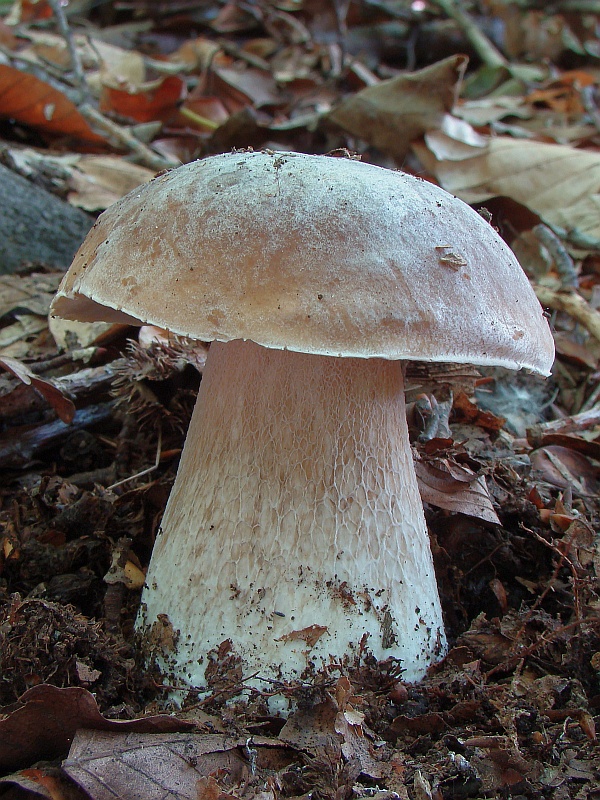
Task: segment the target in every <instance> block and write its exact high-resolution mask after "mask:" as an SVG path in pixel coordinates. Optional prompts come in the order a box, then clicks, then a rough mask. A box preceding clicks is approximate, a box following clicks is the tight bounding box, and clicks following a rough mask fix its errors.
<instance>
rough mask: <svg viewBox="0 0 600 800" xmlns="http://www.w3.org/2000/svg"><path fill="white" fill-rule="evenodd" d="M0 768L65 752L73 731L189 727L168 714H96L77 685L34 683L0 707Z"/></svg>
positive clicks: (90, 697) (89, 696)
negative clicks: (126, 716) (131, 716)
mask: <svg viewBox="0 0 600 800" xmlns="http://www.w3.org/2000/svg"><path fill="white" fill-rule="evenodd" d="M1 715H2V718H0V771H2V772H9V771H11V770H15V769H19V768H20V767H26V766H28V765H29V764H32V763H33V762H34V761H39V760H40V759H42V758H44V759H53V758H58V757H62V756H64V755H65V754H66V752H67V750H68V748H69V745H70V743H71V741H72V740H73V737H74V735H75V731H76V730H78V729H79V728H93V729H96V730H104V731H123V732H125V731H132V732H133V731H135V732H140V733H147V732H170V731H186V730H190V728H193V727H194V725H193V723H191V722H186V721H184V720H181V719H176V718H175V717H172V716H170V715H168V714H164V715H159V716H153V717H145V718H142V719H134V720H127V721H121V720H109V719H106V718H105V717H103V716H102V714H101V713H100V711H99V710H98V705H97V704H96V700H95V698H94V696H93V695H92V694H91V693H90V692H88V691H87V689H82V688H81V687H69V688H66V689H60V688H58V687H56V686H50V685H49V684H40V685H39V686H34V687H33V688H31V689H28V690H27V691H26V692H25V694H23V695H22V696H21V697H20V698H19V700H18V701H17V702H16V703H13V704H12V705H10V706H5V707H4V708H3V709H1Z"/></svg>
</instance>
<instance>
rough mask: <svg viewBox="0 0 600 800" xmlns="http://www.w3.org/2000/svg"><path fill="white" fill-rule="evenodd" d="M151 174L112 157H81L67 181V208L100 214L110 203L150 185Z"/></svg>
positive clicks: (152, 174) (137, 166) (146, 170)
mask: <svg viewBox="0 0 600 800" xmlns="http://www.w3.org/2000/svg"><path fill="white" fill-rule="evenodd" d="M154 175H155V173H154V172H153V171H152V170H150V169H148V168H147V167H142V166H140V165H139V164H132V163H130V162H129V161H125V160H124V159H123V158H117V157H116V156H108V155H107V156H93V155H88V156H86V155H84V156H81V158H79V159H78V161H77V163H76V164H75V165H74V167H73V171H72V173H71V176H70V178H69V187H70V192H69V194H68V200H69V202H70V203H71V205H74V206H78V207H79V208H83V209H85V210H86V211H104V209H106V208H108V206H110V205H112V203H114V202H116V201H117V200H119V199H120V198H121V197H123V196H124V195H126V194H128V193H129V192H131V191H133V189H136V188H137V187H138V186H140V184H142V183H147V182H148V181H151V180H152V178H153V177H154Z"/></svg>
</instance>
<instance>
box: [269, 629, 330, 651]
mask: <svg viewBox="0 0 600 800" xmlns="http://www.w3.org/2000/svg"><path fill="white" fill-rule="evenodd" d="M324 633H327V628H326V627H325V626H323V625H309V626H308V627H307V628H302V629H301V630H297V631H290V633H286V634H284V635H283V636H281V637H280V638H279V639H276V640H275V641H277V642H296V641H298V640H300V641H303V642H306V645H307V647H309V648H313V647H314V646H315V645H316V643H317V642H318V641H319V639H320V638H321V636H323V634H324Z"/></svg>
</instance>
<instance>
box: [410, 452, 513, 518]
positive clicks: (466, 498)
mask: <svg viewBox="0 0 600 800" xmlns="http://www.w3.org/2000/svg"><path fill="white" fill-rule="evenodd" d="M415 472H416V474H417V481H418V485H419V492H420V494H421V499H422V500H423V502H424V503H430V504H431V505H434V506H437V507H438V508H443V509H444V510H446V511H452V512H454V513H461V514H467V515H468V516H470V517H476V518H477V519H483V520H485V521H486V522H493V523H495V524H496V525H499V524H500V520H499V519H498V516H497V514H496V512H495V511H494V506H493V505H492V500H491V498H490V495H489V493H488V490H487V485H486V483H485V478H484V477H483V476H482V475H477V474H476V473H474V472H472V470H470V469H468V467H465V466H463V465H462V464H456V463H452V464H450V462H449V460H448V459H432V460H418V461H415Z"/></svg>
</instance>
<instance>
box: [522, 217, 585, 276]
mask: <svg viewBox="0 0 600 800" xmlns="http://www.w3.org/2000/svg"><path fill="white" fill-rule="evenodd" d="M532 230H533V235H534V236H535V238H536V239H537V240H538V242H540V243H541V244H542V245H543V246H544V247H545V248H546V250H547V251H548V253H549V254H550V256H551V257H552V260H553V261H554V264H555V265H556V271H557V272H558V274H559V277H560V282H561V284H562V286H563V287H564V288H565V289H574V288H576V287H577V286H578V284H579V279H578V277H577V271H576V269H575V264H574V263H573V259H572V258H571V256H570V255H569V254H568V252H567V250H566V248H565V246H564V244H563V243H562V242H561V240H560V239H559V238H558V236H557V235H556V234H555V233H554V231H552V230H550V228H549V227H548V226H547V225H543V224H540V225H535V226H534V228H533V229H532Z"/></svg>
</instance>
